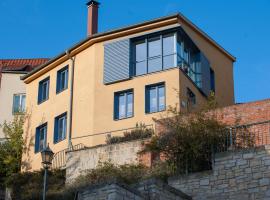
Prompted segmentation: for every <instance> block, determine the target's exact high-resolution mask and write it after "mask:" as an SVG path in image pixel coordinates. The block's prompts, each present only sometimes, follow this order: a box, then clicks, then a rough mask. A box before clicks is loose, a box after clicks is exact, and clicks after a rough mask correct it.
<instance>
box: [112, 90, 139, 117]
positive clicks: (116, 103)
mask: <svg viewBox="0 0 270 200" xmlns="http://www.w3.org/2000/svg"><path fill="white" fill-rule="evenodd" d="M130 93H131V94H132V115H131V116H128V115H127V113H128V109H127V108H128V101H127V99H128V94H130ZM122 94H125V107H126V110H125V117H122V118H120V116H119V97H120V95H122ZM132 117H134V89H127V90H122V91H117V92H115V93H114V104H113V119H114V120H115V121H118V120H123V119H128V118H132Z"/></svg>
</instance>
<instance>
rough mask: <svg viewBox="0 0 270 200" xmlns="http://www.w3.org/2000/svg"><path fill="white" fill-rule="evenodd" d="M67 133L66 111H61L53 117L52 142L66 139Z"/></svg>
mask: <svg viewBox="0 0 270 200" xmlns="http://www.w3.org/2000/svg"><path fill="white" fill-rule="evenodd" d="M66 135H67V113H66V112H65V113H63V114H61V115H59V116H57V117H56V118H55V119H54V138H53V142H54V143H58V142H60V141H62V140H64V139H66Z"/></svg>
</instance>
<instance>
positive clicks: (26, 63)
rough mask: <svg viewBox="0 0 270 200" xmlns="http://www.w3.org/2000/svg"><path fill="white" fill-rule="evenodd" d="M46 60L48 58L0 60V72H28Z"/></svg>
mask: <svg viewBox="0 0 270 200" xmlns="http://www.w3.org/2000/svg"><path fill="white" fill-rule="evenodd" d="M48 60H49V59H48V58H33V59H0V68H2V71H24V72H29V71H31V70H32V69H34V68H36V67H37V66H39V65H41V64H44V63H45V62H47V61H48Z"/></svg>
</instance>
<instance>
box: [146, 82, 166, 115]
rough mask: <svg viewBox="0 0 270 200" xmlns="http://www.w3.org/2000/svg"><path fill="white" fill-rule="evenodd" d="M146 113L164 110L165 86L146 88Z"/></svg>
mask: <svg viewBox="0 0 270 200" xmlns="http://www.w3.org/2000/svg"><path fill="white" fill-rule="evenodd" d="M145 102H146V106H145V108H146V110H145V112H146V113H153V112H160V111H163V110H165V86H164V83H162V84H156V85H149V86H146V101H145Z"/></svg>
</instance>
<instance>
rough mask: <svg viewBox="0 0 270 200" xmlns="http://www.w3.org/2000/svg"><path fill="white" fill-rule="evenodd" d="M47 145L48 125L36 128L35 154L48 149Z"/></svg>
mask: <svg viewBox="0 0 270 200" xmlns="http://www.w3.org/2000/svg"><path fill="white" fill-rule="evenodd" d="M46 143H47V123H45V124H42V125H41V126H39V127H37V128H36V137H35V153H38V152H41V151H42V150H43V149H45V148H46Z"/></svg>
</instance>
